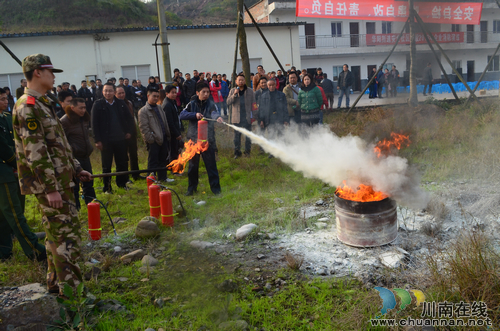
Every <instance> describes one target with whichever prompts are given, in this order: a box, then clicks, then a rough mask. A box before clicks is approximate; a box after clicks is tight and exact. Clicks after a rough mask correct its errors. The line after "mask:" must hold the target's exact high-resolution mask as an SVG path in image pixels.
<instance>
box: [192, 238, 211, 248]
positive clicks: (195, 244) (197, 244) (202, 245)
mask: <svg viewBox="0 0 500 331" xmlns="http://www.w3.org/2000/svg"><path fill="white" fill-rule="evenodd" d="M189 245H190V246H191V247H194V248H198V249H205V248H207V247H212V246H213V245H214V244H212V243H210V242H208V241H200V240H193V241H191V242H190V243H189Z"/></svg>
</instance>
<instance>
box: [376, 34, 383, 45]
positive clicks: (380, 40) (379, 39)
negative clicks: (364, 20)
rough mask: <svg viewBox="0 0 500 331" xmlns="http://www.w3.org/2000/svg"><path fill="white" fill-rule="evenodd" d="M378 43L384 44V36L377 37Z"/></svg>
mask: <svg viewBox="0 0 500 331" xmlns="http://www.w3.org/2000/svg"><path fill="white" fill-rule="evenodd" d="M377 42H378V43H381V42H382V36H381V35H378V36H377Z"/></svg>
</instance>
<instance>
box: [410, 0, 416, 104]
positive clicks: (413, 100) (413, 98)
mask: <svg viewBox="0 0 500 331" xmlns="http://www.w3.org/2000/svg"><path fill="white" fill-rule="evenodd" d="M408 5H409V7H410V21H409V23H410V97H409V98H408V104H409V105H410V106H412V107H416V106H417V105H418V96H417V77H416V75H415V69H416V68H415V66H416V65H417V63H416V61H415V60H416V53H417V45H416V43H415V16H414V15H413V13H414V11H413V0H408Z"/></svg>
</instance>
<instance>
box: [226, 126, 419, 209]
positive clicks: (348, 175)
mask: <svg viewBox="0 0 500 331" xmlns="http://www.w3.org/2000/svg"><path fill="white" fill-rule="evenodd" d="M231 127H232V128H234V129H235V130H238V131H240V132H242V133H243V134H245V135H248V136H249V137H250V138H251V139H252V142H253V143H257V144H259V145H260V146H262V148H263V149H264V150H265V151H266V152H268V153H271V154H272V155H273V156H275V157H277V158H279V159H281V160H282V161H283V162H285V163H286V164H288V165H289V166H290V167H291V168H292V169H293V170H295V171H299V172H302V173H303V175H304V176H305V177H309V178H317V179H320V180H321V181H323V182H325V183H327V184H329V185H331V186H334V187H335V186H339V185H341V184H342V182H343V181H344V180H345V181H346V182H347V184H348V185H349V186H351V187H357V186H358V185H359V184H365V185H371V186H373V188H374V189H375V190H376V191H382V192H384V193H386V194H388V195H389V196H390V197H391V198H393V199H395V200H396V201H398V203H400V204H403V205H406V206H408V207H412V208H424V207H425V206H426V205H427V202H428V194H427V193H426V192H424V191H423V190H421V189H420V187H419V177H418V175H417V174H416V173H415V172H413V171H412V170H411V169H410V167H409V165H408V161H407V160H406V159H404V158H402V157H399V156H388V157H386V158H384V157H382V158H377V156H376V154H375V153H374V152H373V148H374V146H375V145H374V144H368V143H366V142H365V141H364V140H362V139H361V138H359V137H356V136H350V135H349V136H346V137H338V136H336V135H335V134H334V133H333V132H331V130H330V129H329V128H328V127H326V126H320V125H318V126H314V127H313V128H307V129H305V130H304V129H302V130H299V128H298V126H291V127H289V128H287V129H285V130H284V131H283V132H282V133H283V134H282V135H281V136H280V137H279V138H277V139H275V140H272V141H269V140H267V139H265V138H264V137H261V136H257V135H255V134H253V133H252V132H249V131H247V130H245V129H241V128H237V127H235V126H232V125H231Z"/></svg>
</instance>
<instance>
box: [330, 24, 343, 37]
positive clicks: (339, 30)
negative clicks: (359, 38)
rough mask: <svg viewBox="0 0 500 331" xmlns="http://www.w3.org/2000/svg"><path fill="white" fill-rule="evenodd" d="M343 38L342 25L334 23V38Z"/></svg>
mask: <svg viewBox="0 0 500 331" xmlns="http://www.w3.org/2000/svg"><path fill="white" fill-rule="evenodd" d="M341 36H342V23H341V22H332V37H341Z"/></svg>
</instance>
